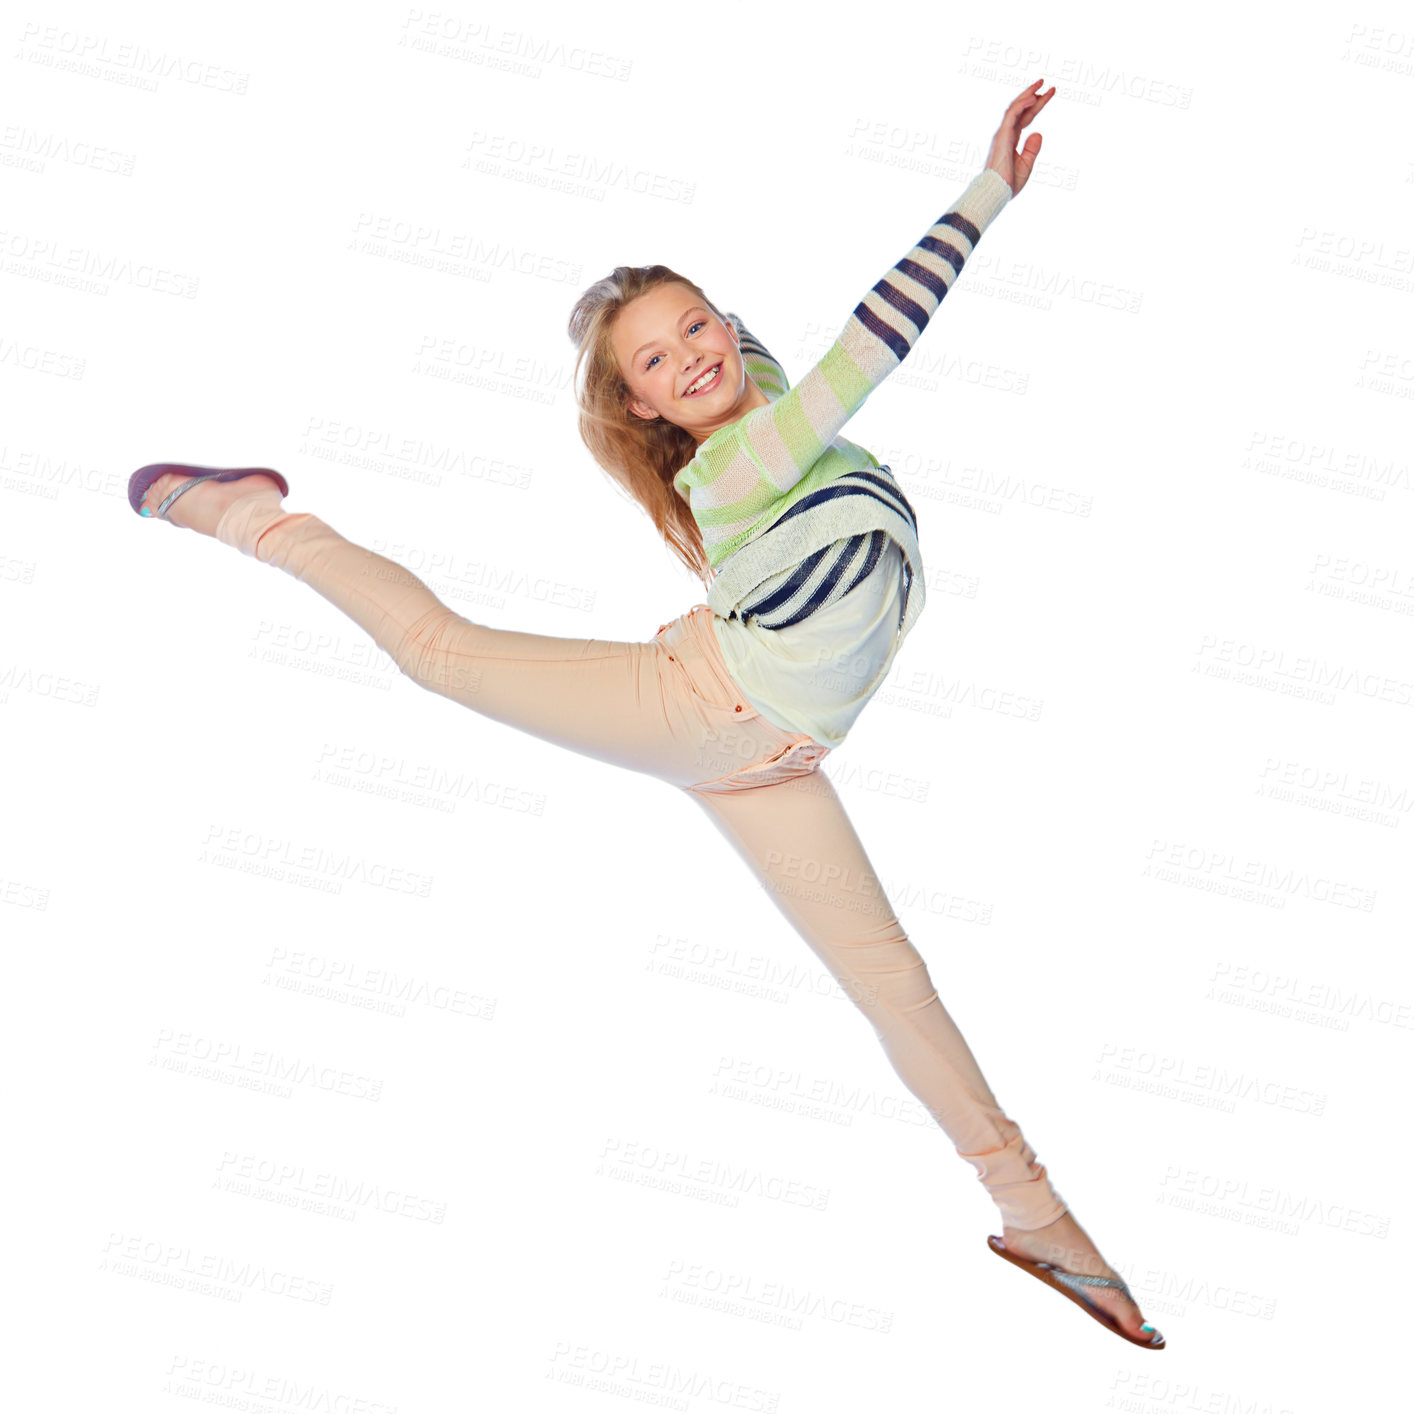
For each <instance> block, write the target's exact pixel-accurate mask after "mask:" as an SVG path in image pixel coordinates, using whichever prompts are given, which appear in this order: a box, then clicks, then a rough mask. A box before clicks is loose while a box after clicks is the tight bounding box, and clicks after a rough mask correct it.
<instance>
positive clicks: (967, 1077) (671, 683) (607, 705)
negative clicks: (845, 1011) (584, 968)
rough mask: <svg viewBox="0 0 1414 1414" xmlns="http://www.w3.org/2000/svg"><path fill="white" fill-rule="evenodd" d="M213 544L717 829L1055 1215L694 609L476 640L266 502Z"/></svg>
mask: <svg viewBox="0 0 1414 1414" xmlns="http://www.w3.org/2000/svg"><path fill="white" fill-rule="evenodd" d="M216 534H217V538H218V539H220V540H221V541H222V542H223V543H224V544H227V545H230V546H233V547H234V548H236V549H238V550H240V551H241V552H242V553H243V554H246V555H250V556H253V557H254V558H256V559H258V560H260V561H262V562H264V563H267V564H272V565H275V566H277V567H278V568H279V569H282V570H284V571H285V572H286V573H287V574H290V575H293V576H294V577H295V578H296V579H298V580H301V581H302V582H303V583H305V584H307V585H309V587H310V588H311V589H313V590H314V591H315V592H316V593H318V594H321V595H323V596H324V598H325V599H327V600H328V601H329V602H330V603H331V604H334V605H335V606H336V607H337V608H339V609H340V610H342V611H343V612H344V613H345V614H347V615H348V616H349V617H350V618H351V619H353V620H354V622H355V623H357V624H359V625H360V626H361V627H362V628H363V629H365V630H366V631H367V632H368V633H370V634H372V636H373V639H374V641H375V642H376V643H377V644H378V646H379V647H380V648H382V649H383V651H384V652H386V653H387V654H389V655H390V657H391V658H392V659H393V661H394V662H395V663H396V664H397V665H398V668H399V669H400V671H401V672H403V673H404V674H405V675H406V676H407V677H409V678H411V679H412V681H413V682H415V683H417V684H418V685H419V686H420V687H425V688H427V689H428V690H429V691H431V692H435V693H438V694H439V695H441V696H443V697H449V698H451V699H452V700H453V701H454V702H459V703H461V704H462V705H463V706H464V707H469V708H471V710H472V711H474V712H477V713H480V714H481V715H482V716H485V717H490V718H492V719H494V720H495V721H498V722H504V723H505V724H506V725H507V726H510V727H514V728H516V729H517V730H518V731H523V732H528V733H529V734H530V735H532V736H537V737H540V738H541V739H542V740H545V741H552V742H555V743H557V744H558V745H560V746H564V747H568V748H569V749H570V750H571V751H576V752H580V753H582V754H584V755H586V756H592V757H594V758H595V759H596V760H599V761H608V762H612V763H613V764H615V765H618V766H623V767H625V768H626V769H628V770H630V771H637V772H641V773H644V774H647V775H650V776H655V777H657V778H658V779H660V780H663V781H666V782H668V783H669V784H670V785H673V786H676V787H678V788H679V789H681V790H683V791H685V792H686V793H687V794H688V795H690V796H691V797H692V798H693V799H695V800H696V801H697V802H698V803H699V804H700V805H701V806H702V807H703V809H705V810H706V811H707V813H708V815H710V816H711V818H712V819H713V821H714V822H715V823H716V825H717V827H718V828H719V829H720V830H721V832H722V834H724V835H725V836H726V838H727V839H728V840H729V841H730V843H731V845H732V846H733V848H734V849H735V850H736V851H737V853H738V854H739V855H740V856H741V858H742V859H743V860H745V861H746V863H747V865H748V866H749V867H750V868H751V869H752V870H753V871H754V872H755V874H756V876H757V878H758V880H759V881H760V882H761V883H762V884H763V885H764V886H765V888H766V889H767V891H768V892H769V893H770V895H771V897H772V898H773V899H774V900H775V902H776V905H777V906H778V907H779V909H780V911H781V912H782V913H783V914H784V915H785V917H786V918H787V919H788V920H789V921H790V923H791V924H792V926H793V927H794V928H795V929H796V931H797V932H798V933H799V934H800V935H801V937H803V938H804V939H805V941H806V943H807V944H809V946H810V947H811V948H812V949H813V951H814V952H815V954H816V956H817V957H818V958H819V959H820V961H821V962H822V963H824V965H825V966H826V967H827V968H828V969H829V971H830V973H831V974H832V975H833V976H834V978H835V980H836V981H837V982H838V983H839V985H840V986H841V987H842V988H843V989H844V992H845V994H846V995H847V996H848V997H849V998H850V1000H851V1001H853V1002H854V1003H855V1005H856V1006H857V1007H858V1008H859V1010H860V1011H862V1012H863V1013H864V1015H865V1016H866V1017H868V1019H869V1021H870V1024H871V1025H872V1026H873V1027H874V1032H875V1035H876V1036H877V1037H878V1039H879V1041H880V1042H881V1043H882V1044H883V1047H884V1051H885V1053H886V1054H887V1056H888V1059H889V1061H890V1063H891V1064H892V1065H893V1067H894V1069H895V1071H897V1073H898V1075H899V1077H900V1079H901V1080H902V1081H903V1082H904V1084H905V1085H906V1086H907V1087H908V1088H909V1089H910V1090H911V1091H912V1092H913V1093H914V1094H915V1095H916V1096H917V1097H918V1098H919V1100H920V1101H922V1103H923V1104H924V1105H925V1106H926V1107H927V1109H928V1111H929V1113H931V1114H932V1116H933V1118H934V1119H935V1120H936V1121H937V1122H938V1124H939V1125H940V1126H941V1127H942V1129H943V1131H944V1132H945V1133H946V1134H947V1136H948V1138H949V1140H950V1141H951V1142H952V1145H953V1147H954V1149H955V1150H956V1151H957V1153H958V1154H959V1155H960V1156H961V1157H962V1158H964V1159H966V1160H967V1162H968V1163H970V1164H971V1165H972V1166H973V1167H974V1168H975V1169H976V1171H977V1176H978V1178H979V1179H980V1181H981V1183H982V1185H983V1186H984V1187H985V1189H986V1190H987V1192H988V1194H989V1195H990V1196H991V1198H992V1200H993V1202H995V1203H996V1205H997V1207H998V1209H999V1210H1000V1212H1001V1216H1002V1221H1003V1222H1004V1223H1007V1224H1009V1225H1010V1226H1012V1227H1017V1228H1037V1227H1044V1226H1045V1225H1046V1224H1047V1223H1050V1222H1053V1221H1054V1220H1055V1219H1056V1218H1058V1217H1060V1216H1061V1215H1062V1214H1063V1213H1064V1212H1065V1211H1066V1204H1065V1202H1064V1201H1063V1200H1062V1199H1061V1198H1060V1197H1059V1195H1058V1194H1057V1193H1056V1191H1055V1189H1054V1188H1053V1187H1052V1186H1051V1184H1050V1181H1049V1180H1048V1178H1047V1176H1046V1170H1045V1168H1044V1166H1043V1165H1041V1164H1040V1163H1038V1162H1037V1160H1036V1155H1035V1153H1034V1151H1033V1150H1032V1148H1031V1146H1030V1145H1029V1144H1028V1143H1027V1142H1026V1140H1025V1138H1023V1136H1022V1133H1021V1130H1020V1129H1019V1127H1018V1126H1017V1125H1016V1124H1015V1123H1013V1121H1012V1120H1010V1119H1009V1118H1008V1117H1007V1116H1006V1115H1005V1114H1004V1113H1003V1111H1002V1109H1001V1107H1000V1105H998V1103H997V1100H996V1098H995V1097H994V1096H993V1094H992V1092H991V1090H990V1089H989V1088H988V1085H987V1082H986V1080H985V1079H984V1078H983V1076H982V1072H981V1070H980V1069H979V1068H978V1066H977V1062H976V1060H975V1059H974V1058H973V1055H972V1052H971V1051H970V1050H969V1049H968V1046H967V1042H966V1041H965V1040H964V1039H963V1037H962V1033H961V1032H960V1031H959V1030H958V1028H957V1026H956V1024H955V1023H954V1022H953V1019H952V1017H951V1016H949V1014H948V1012H947V1010H946V1009H945V1008H944V1006H943V1004H942V1002H941V1000H940V999H939V997H938V994H937V992H936V991H935V990H934V987H933V984H932V980H931V979H930V977H929V975H928V970H927V968H926V966H925V965H924V962H923V959H922V958H921V957H920V956H919V955H918V952H917V950H916V949H915V948H914V946H913V944H912V943H911V942H910V941H909V940H908V937H907V935H906V934H905V933H904V931H903V929H902V927H900V925H899V921H898V919H897V918H896V917H895V916H894V911H893V909H892V908H891V907H890V905H889V901H888V899H887V897H886V896H885V894H884V891H883V888H882V887H881V885H880V883H879V879H878V877H877V875H876V874H875V873H874V870H873V868H872V866H871V865H870V863H869V859H868V856H867V855H866V854H865V852H864V846H863V845H862V844H861V843H860V840H859V837H858V835H856V834H855V832H854V827H853V826H852V825H851V823H850V820H849V817H848V816H847V815H846V814H845V810H844V806H843V805H842V803H841V802H840V799H839V797H838V796H837V795H836V794H835V789H834V786H833V785H832V784H831V782H830V780H829V778H828V777H827V776H825V775H824V774H822V773H820V772H818V771H817V767H818V765H819V763H820V760H821V759H822V758H823V757H824V756H825V755H826V754H827V753H828V751H829V748H828V747H825V746H822V745H821V744H820V743H819V742H816V741H814V740H813V739H812V738H810V737H808V736H803V735H801V734H800V733H797V732H788V731H786V730H784V729H783V728H781V727H778V726H776V725H775V724H774V723H773V722H771V721H769V720H768V719H767V718H765V717H764V716H762V715H761V714H760V713H759V712H757V711H756V710H755V709H754V708H753V707H752V706H751V704H750V703H749V702H748V701H747V700H746V698H745V697H744V696H743V695H742V694H741V691H740V689H739V688H738V687H737V685H736V683H735V682H734V681H733V680H732V678H731V676H730V674H729V673H728V671H727V668H726V664H725V663H724V662H723V660H722V657H721V650H720V648H719V647H718V645H717V640H716V637H715V635H714V633H713V631H712V622H711V612H712V611H711V610H710V609H709V608H708V606H707V605H706V604H699V605H697V606H696V607H695V608H693V609H691V610H689V611H688V612H687V613H686V614H683V615H682V616H681V617H679V618H677V619H674V620H673V621H672V622H671V623H668V624H664V625H663V626H662V628H660V629H659V631H658V633H657V634H656V635H655V636H654V638H653V639H652V640H650V641H649V642H646V643H626V642H614V641H610V640H607V639H596V638H588V639H582V638H551V637H545V636H543V635H540V634H531V633H519V632H514V631H509V630H505V629H496V628H487V627H486V626H484V625H482V624H477V623H472V622H470V621H469V620H467V619H465V618H463V617H462V616H461V615H460V614H458V613H456V612H454V611H453V610H452V609H449V608H448V607H447V606H446V605H445V604H443V603H442V602H441V601H440V600H439V599H437V597H436V596H435V595H434V594H433V593H432V591H431V590H430V589H429V588H428V587H427V586H426V585H425V584H424V583H423V582H422V581H421V580H420V579H418V578H417V577H416V576H415V575H413V574H412V573H410V572H409V571H408V570H406V569H404V568H403V567H402V566H400V565H397V564H395V563H394V562H393V561H391V560H388V559H385V558H383V557H382V556H381V555H377V554H375V553H373V552H372V551H371V550H367V549H364V548H363V547H362V546H359V545H355V544H353V543H351V542H350V541H348V540H345V539H344V538H343V536H341V535H339V534H338V533H337V532H336V531H334V530H333V529H331V528H330V527H329V526H328V525H327V524H325V522H324V521H322V520H320V519H318V518H317V517H315V516H313V515H307V514H299V513H291V512H287V511H286V510H285V509H284V507H283V505H282V504H281V500H280V495H279V493H278V492H277V491H275V490H273V489H269V490H261V491H258V492H256V491H253V492H251V493H250V494H248V495H246V496H243V497H241V498H240V499H238V500H237V501H235V502H234V503H232V505H231V506H230V507H229V508H228V509H227V511H226V512H225V514H224V515H223V516H222V518H221V521H220V524H219V525H218V527H217V531H216Z"/></svg>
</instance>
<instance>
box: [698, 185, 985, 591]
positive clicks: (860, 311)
mask: <svg viewBox="0 0 1414 1414" xmlns="http://www.w3.org/2000/svg"><path fill="white" fill-rule="evenodd" d="M1011 195H1012V191H1011V187H1010V186H1009V185H1008V183H1007V182H1006V181H1005V180H1004V179H1003V178H1002V177H1001V176H999V175H998V174H997V172H995V171H993V170H992V168H990V167H987V168H984V169H983V170H982V172H981V173H979V174H978V176H976V177H975V178H973V180H972V181H971V182H970V183H969V184H968V186H967V188H966V189H965V190H964V191H963V193H962V195H961V196H959V197H958V199H957V200H956V201H955V202H953V204H952V205H951V206H949V207H948V209H947V210H946V211H945V212H944V213H943V215H942V216H940V217H939V218H938V220H937V221H935V222H934V223H933V224H932V225H931V226H930V227H929V228H928V230H927V231H926V232H925V233H924V235H923V237H922V239H921V240H920V241H919V242H918V244H917V245H915V246H913V247H912V248H911V249H910V250H909V251H908V252H907V254H905V255H904V256H903V257H902V258H901V259H900V260H898V261H897V262H896V263H895V264H894V265H893V266H892V267H891V268H890V269H889V270H888V271H887V272H886V273H885V275H884V276H883V278H882V279H880V280H879V281H878V282H877V283H876V284H875V285H874V286H873V287H872V288H871V289H870V290H869V292H868V293H867V294H866V295H865V296H864V298H863V299H862V300H860V302H859V303H858V304H857V305H855V307H854V311H853V313H852V314H851V315H850V317H849V319H848V321H847V322H846V324H845V326H844V328H843V329H842V330H841V332H840V335H839V337H838V338H837V339H836V340H835V342H834V343H833V344H831V346H830V348H829V349H828V350H827V352H826V353H825V356H824V357H823V358H822V359H821V360H820V362H819V363H817V364H816V365H815V366H814V367H813V368H812V369H811V370H810V371H809V372H808V373H807V374H805V376H804V377H803V378H801V380H800V382H799V383H797V384H796V385H795V387H794V388H791V389H789V390H788V391H787V392H784V393H782V394H781V396H779V397H778V398H776V399H775V400H774V401H773V402H771V403H770V404H769V405H768V406H766V407H760V408H753V409H752V410H751V411H750V412H749V413H747V414H746V416H745V417H743V418H740V419H739V420H738V421H736V422H734V423H732V424H730V425H729V426H727V427H723V428H721V429H719V430H718V431H717V432H715V433H713V435H712V436H711V437H709V438H708V439H707V440H706V441H705V442H704V443H703V444H702V445H701V446H700V447H699V448H698V452H697V455H696V456H695V457H693V459H692V460H691V461H690V462H689V463H688V464H687V465H686V466H685V467H684V468H683V469H682V470H681V471H680V472H679V473H678V474H677V476H676V477H675V478H674V482H675V484H676V485H677V486H678V487H679V489H680V490H682V491H683V492H684V494H687V495H688V496H689V499H690V498H691V491H692V490H693V489H696V488H700V487H707V486H712V485H713V483H715V482H717V481H719V480H721V481H722V485H721V486H720V487H718V488H716V492H715V494H714V493H713V492H708V493H706V495H705V496H704V497H703V498H702V499H703V500H704V502H705V503H706V504H705V505H704V508H703V509H702V510H701V511H699V510H698V508H697V507H696V506H694V509H693V514H694V516H695V518H696V519H697V521H698V523H699V524H700V525H701V526H702V532H703V543H704V548H705V549H706V550H707V554H708V559H709V561H710V563H711V564H712V565H713V566H715V565H717V564H718V563H720V562H721V560H723V559H725V558H726V556H727V555H729V554H731V553H732V551H733V550H735V549H736V548H737V546H738V545H739V544H741V543H744V542H745V540H746V539H748V538H749V537H750V534H751V532H752V531H753V530H754V529H755V527H756V526H757V525H758V524H759V523H760V522H761V521H762V520H763V519H764V518H765V517H766V516H768V515H771V514H773V513H775V512H778V511H779V510H780V508H781V502H782V498H783V496H784V494H785V493H787V492H789V491H790V490H791V489H792V488H793V487H794V486H795V485H796V484H797V483H798V482H799V481H800V480H801V478H802V477H804V476H805V475H806V473H807V472H808V471H809V470H810V469H811V468H812V467H813V466H814V465H815V463H816V462H817V461H818V460H819V459H820V455H821V453H822V452H824V450H825V448H826V447H828V446H829V444H830V443H831V442H832V441H834V439H835V437H836V436H837V435H838V434H839V432H840V431H841V429H842V428H843V427H844V425H845V423H846V422H848V421H849V419H850V418H851V417H853V416H854V414H855V413H856V412H857V411H858V410H859V409H860V408H861V407H862V406H863V405H864V401H865V399H866V398H867V397H868V396H869V394H870V393H871V392H873V391H874V389H875V388H877V387H878V386H879V384H880V383H882V382H883V381H884V379H885V378H887V377H888V376H889V374H890V373H892V372H893V371H894V369H896V368H897V367H898V366H899V365H900V364H901V363H902V362H903V360H904V359H905V358H906V357H907V356H908V352H909V350H910V349H911V348H912V347H913V346H914V344H915V343H916V342H917V341H918V338H919V336H920V335H921V334H922V332H923V330H924V329H925V328H926V327H927V325H928V321H929V319H930V318H932V316H933V315H934V314H935V313H936V312H937V309H938V306H939V305H940V304H941V303H942V301H943V296H944V295H946V294H947V292H948V291H949V290H950V289H951V288H952V286H953V284H954V283H955V282H956V280H957V277H958V276H959V275H960V274H961V273H962V267H963V265H964V264H965V263H966V261H967V258H968V256H970V255H971V254H972V252H973V250H974V249H976V246H977V243H978V241H979V240H980V239H981V238H982V232H983V231H985V230H986V229H987V227H988V226H989V225H991V223H992V221H993V220H994V219H995V217H996V215H997V213H998V212H999V211H1000V210H1001V209H1002V207H1003V206H1005V205H1006V203H1007V202H1008V201H1009V200H1010V199H1011ZM776 367H779V365H776ZM753 376H754V375H753ZM763 391H765V390H764V389H763ZM768 396H769V394H768ZM723 478H724V479H723ZM708 507H710V509H709V508H708Z"/></svg>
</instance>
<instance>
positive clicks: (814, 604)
mask: <svg viewBox="0 0 1414 1414" xmlns="http://www.w3.org/2000/svg"><path fill="white" fill-rule="evenodd" d="M872 538H873V537H872V535H870V534H863V533H862V534H859V535H854V536H851V537H850V539H849V541H848V543H847V544H846V546H845V547H844V549H843V550H842V551H841V552H840V554H839V555H838V556H837V557H836V559H835V563H834V564H833V565H832V566H831V568H830V570H829V572H828V574H827V575H826V576H825V578H824V579H823V580H822V581H821V582H820V583H819V584H818V585H817V586H816V587H815V589H814V590H813V592H812V593H811V595H810V598H809V599H808V600H806V601H805V603H803V604H801V605H800V606H799V607H798V608H797V609H796V610H795V612H794V613H793V614H791V616H790V617H789V618H786V619H782V620H781V621H780V622H779V623H772V624H765V625H763V627H765V628H769V629H782V628H789V627H790V626H791V625H792V624H798V623H799V622H800V621H801V620H802V619H808V618H809V617H810V616H811V615H812V614H815V613H818V612H819V611H820V610H821V609H823V608H824V607H825V606H826V605H827V604H833V603H836V602H838V601H839V600H841V599H843V598H844V595H843V594H837V593H835V590H836V589H837V588H838V587H839V582H840V580H841V579H842V578H843V576H844V574H845V571H846V570H847V569H848V568H849V565H850V563H851V561H853V559H854V558H855V556H856V555H857V554H858V553H859V551H860V550H861V549H862V548H863V547H864V545H865V543H866V542H867V541H869V540H871V539H872ZM858 582H859V576H857V575H856V576H855V579H854V583H855V584H857V583H858ZM852 587H853V585H851V588H852Z"/></svg>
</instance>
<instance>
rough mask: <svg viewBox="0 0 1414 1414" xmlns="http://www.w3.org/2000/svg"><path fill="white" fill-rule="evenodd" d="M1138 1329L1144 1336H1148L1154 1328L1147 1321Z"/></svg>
mask: <svg viewBox="0 0 1414 1414" xmlns="http://www.w3.org/2000/svg"><path fill="white" fill-rule="evenodd" d="M1139 1329H1140V1330H1141V1331H1143V1332H1144V1333H1145V1334H1146V1335H1148V1334H1152V1333H1153V1330H1154V1327H1153V1326H1151V1325H1150V1324H1149V1323H1148V1321H1145V1322H1144V1324H1143V1325H1142V1326H1140V1327H1139Z"/></svg>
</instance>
